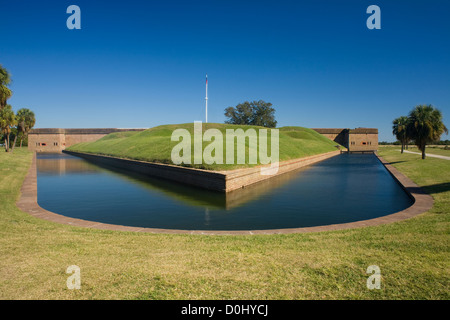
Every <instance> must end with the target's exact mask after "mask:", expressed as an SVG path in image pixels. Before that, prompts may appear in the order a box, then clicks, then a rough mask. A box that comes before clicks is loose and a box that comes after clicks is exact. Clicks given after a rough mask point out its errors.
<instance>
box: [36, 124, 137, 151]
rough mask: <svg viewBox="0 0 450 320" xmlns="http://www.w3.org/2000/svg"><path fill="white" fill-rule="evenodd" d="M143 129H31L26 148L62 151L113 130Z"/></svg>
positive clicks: (99, 137) (93, 139) (101, 136)
mask: <svg viewBox="0 0 450 320" xmlns="http://www.w3.org/2000/svg"><path fill="white" fill-rule="evenodd" d="M143 130H145V129H117V128H100V129H98V128H95V129H60V128H46V129H33V130H31V131H30V133H29V134H28V149H29V150H31V151H36V152H49V153H51V152H62V151H63V150H64V149H66V148H68V147H70V146H72V145H74V144H77V143H80V142H90V141H95V140H98V139H101V138H103V137H104V136H106V135H107V134H110V133H113V132H121V131H143Z"/></svg>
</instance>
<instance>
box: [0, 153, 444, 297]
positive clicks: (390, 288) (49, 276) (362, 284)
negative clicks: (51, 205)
mask: <svg viewBox="0 0 450 320" xmlns="http://www.w3.org/2000/svg"><path fill="white" fill-rule="evenodd" d="M381 155H382V156H383V157H384V158H385V159H387V160H389V161H391V162H392V163H393V164H394V166H396V167H397V168H398V169H400V170H401V171H402V172H404V173H405V174H407V175H408V176H409V177H411V178H412V179H413V180H414V181H415V182H417V183H418V184H419V185H422V186H424V187H425V189H426V190H427V191H429V192H430V193H431V194H432V196H433V197H434V198H435V200H436V203H435V206H434V207H433V209H432V210H431V211H430V212H428V213H425V214H422V215H420V216H418V217H416V218H413V219H410V220H406V221H402V222H399V223H394V224H389V225H384V226H377V227H368V228H362V229H354V230H345V231H335V232H324V233H314V234H293V235H268V236H190V235H163V234H155V235H153V234H139V233H128V232H117V231H102V230H91V229H86V228H78V227H71V226H67V225H60V224H56V223H51V222H47V221H44V220H40V219H38V218H34V217H31V216H30V215H28V214H26V213H23V212H21V211H20V210H18V209H17V208H16V206H15V201H16V199H17V198H18V196H19V190H20V186H21V184H22V181H23V178H24V176H25V174H26V171H27V170H28V167H29V164H30V161H31V154H30V153H28V152H27V151H25V150H16V151H15V153H14V154H6V153H5V152H0V197H1V205H0V258H1V259H0V298H1V299H28V298H29V299H449V298H450V295H449V289H448V288H449V286H450V274H449V270H450V265H449V256H450V255H449V239H450V238H449V230H450V228H449V227H450V224H449V222H450V219H449V212H450V200H449V199H450V176H449V174H450V161H447V160H440V159H432V158H428V159H426V160H425V161H422V160H420V156H418V155H413V154H403V155H401V154H400V153H399V152H398V151H397V150H394V149H392V148H383V149H382V151H381ZM70 265H77V266H79V267H80V268H81V289H80V290H68V289H67V287H66V280H67V277H68V276H69V275H68V274H66V273H65V270H66V268H67V267H68V266H70ZM369 265H378V266H379V267H380V269H381V275H382V285H381V290H368V289H367V287H366V280H367V277H368V276H369V275H368V274H366V269H367V267H368V266H369Z"/></svg>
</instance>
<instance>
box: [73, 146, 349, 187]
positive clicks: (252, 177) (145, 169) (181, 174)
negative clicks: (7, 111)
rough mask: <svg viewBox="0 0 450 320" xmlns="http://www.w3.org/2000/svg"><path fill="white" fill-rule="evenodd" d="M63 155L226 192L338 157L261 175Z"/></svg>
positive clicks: (287, 164)
mask: <svg viewBox="0 0 450 320" xmlns="http://www.w3.org/2000/svg"><path fill="white" fill-rule="evenodd" d="M64 152H65V153H68V154H71V155H75V156H78V157H81V158H84V159H87V160H90V161H93V162H95V163H100V164H106V165H110V166H114V167H119V168H121V169H126V170H130V171H134V172H139V173H141V174H145V175H149V176H154V177H159V178H164V179H168V180H172V181H177V182H181V183H184V184H188V185H193V186H197V187H201V188H205V189H210V190H215V191H221V192H229V191H233V190H237V189H240V188H244V187H246V186H249V185H251V184H254V183H257V182H260V181H264V180H267V179H270V178H272V177H275V176H278V175H281V174H284V173H287V172H290V171H293V170H295V169H298V168H301V167H304V166H307V165H310V164H313V163H316V162H319V161H322V160H325V159H328V158H331V157H334V156H337V155H339V154H340V151H339V150H336V151H331V152H327V153H323V154H317V155H314V156H310V157H304V158H299V159H293V160H287V161H282V162H280V163H279V168H278V172H276V173H275V174H272V175H261V167H257V168H244V169H236V170H230V171H208V170H201V169H194V168H187V167H181V166H175V165H167V164H160V163H151V162H144V161H137V160H129V159H120V158H115V157H109V156H102V155H95V154H87V153H81V152H73V151H64ZM269 167H270V165H266V166H263V168H266V170H268V168H269ZM263 170H264V169H263Z"/></svg>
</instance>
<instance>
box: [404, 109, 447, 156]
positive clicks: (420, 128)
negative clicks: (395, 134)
mask: <svg viewBox="0 0 450 320" xmlns="http://www.w3.org/2000/svg"><path fill="white" fill-rule="evenodd" d="M444 132H445V133H447V134H448V129H447V128H446V126H445V125H444V122H443V121H442V113H441V111H439V110H438V109H435V108H434V107H433V106H432V105H418V106H416V107H415V108H414V109H413V110H412V111H411V112H410V113H409V123H408V127H407V135H408V136H409V137H410V138H411V139H412V140H414V143H415V145H416V146H417V147H418V148H419V150H420V151H422V159H425V147H426V145H427V143H430V142H436V141H439V140H440V137H441V135H442V134H443V133H444Z"/></svg>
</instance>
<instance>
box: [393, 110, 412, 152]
mask: <svg viewBox="0 0 450 320" xmlns="http://www.w3.org/2000/svg"><path fill="white" fill-rule="evenodd" d="M408 121H409V119H408V117H406V116H401V117H398V118H397V119H394V121H392V134H393V135H394V136H395V137H396V138H397V140H398V141H400V142H401V144H402V153H403V150H404V149H405V145H406V144H407V143H408V141H409V138H408V135H407V130H406V128H407V126H408Z"/></svg>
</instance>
